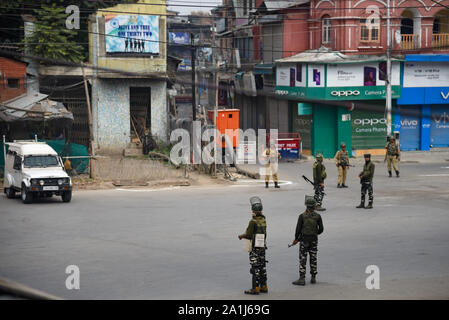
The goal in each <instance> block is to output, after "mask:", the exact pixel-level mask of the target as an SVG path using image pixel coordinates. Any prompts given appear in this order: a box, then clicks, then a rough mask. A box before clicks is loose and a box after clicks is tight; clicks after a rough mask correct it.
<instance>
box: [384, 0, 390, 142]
mask: <svg viewBox="0 0 449 320" xmlns="http://www.w3.org/2000/svg"><path fill="white" fill-rule="evenodd" d="M386 82H387V83H386V85H387V87H386V91H387V92H386V93H387V94H386V105H385V108H386V113H387V136H391V25H390V0H387V81H386Z"/></svg>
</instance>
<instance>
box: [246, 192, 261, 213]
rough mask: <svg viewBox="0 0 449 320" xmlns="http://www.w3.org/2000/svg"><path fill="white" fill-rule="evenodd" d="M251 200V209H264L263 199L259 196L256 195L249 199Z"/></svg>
mask: <svg viewBox="0 0 449 320" xmlns="http://www.w3.org/2000/svg"><path fill="white" fill-rule="evenodd" d="M249 202H250V204H251V210H252V211H257V212H261V211H262V209H263V206H262V200H261V199H260V198H259V197H256V196H254V197H251V198H250V199H249Z"/></svg>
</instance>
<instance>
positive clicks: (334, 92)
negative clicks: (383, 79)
mask: <svg viewBox="0 0 449 320" xmlns="http://www.w3.org/2000/svg"><path fill="white" fill-rule="evenodd" d="M275 93H276V95H278V96H279V97H284V98H286V99H291V98H293V99H294V98H307V99H317V100H334V101H335V100H379V99H385V96H386V90H385V86H371V87H323V88H307V87H281V86H276V91H275ZM391 96H392V98H393V99H398V98H400V96H401V87H400V86H392V87H391Z"/></svg>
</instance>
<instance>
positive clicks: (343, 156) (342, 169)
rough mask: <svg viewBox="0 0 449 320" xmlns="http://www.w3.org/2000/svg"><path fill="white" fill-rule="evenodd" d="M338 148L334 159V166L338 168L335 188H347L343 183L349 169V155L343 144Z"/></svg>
mask: <svg viewBox="0 0 449 320" xmlns="http://www.w3.org/2000/svg"><path fill="white" fill-rule="evenodd" d="M340 147H341V150H338V151H337V153H336V154H335V157H334V161H335V165H336V166H337V168H338V180H337V188H347V187H348V186H347V185H346V184H345V183H346V174H347V172H348V169H349V155H348V151H346V144H345V143H344V142H342V143H341V144H340Z"/></svg>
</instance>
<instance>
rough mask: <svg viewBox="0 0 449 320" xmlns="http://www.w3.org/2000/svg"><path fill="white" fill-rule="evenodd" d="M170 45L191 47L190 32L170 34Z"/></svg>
mask: <svg viewBox="0 0 449 320" xmlns="http://www.w3.org/2000/svg"><path fill="white" fill-rule="evenodd" d="M168 36H169V40H170V43H175V44H187V45H190V35H189V33H188V32H169V33H168Z"/></svg>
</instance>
